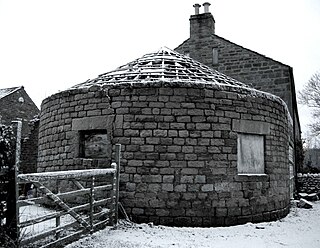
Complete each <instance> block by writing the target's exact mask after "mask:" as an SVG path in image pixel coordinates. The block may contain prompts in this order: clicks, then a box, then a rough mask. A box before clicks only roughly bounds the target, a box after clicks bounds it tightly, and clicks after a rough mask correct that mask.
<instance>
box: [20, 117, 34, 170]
mask: <svg viewBox="0 0 320 248" xmlns="http://www.w3.org/2000/svg"><path fill="white" fill-rule="evenodd" d="M29 128H30V133H29V135H28V137H26V138H23V139H22V142H21V157H20V160H21V163H20V168H19V172H20V173H34V172H37V160H38V149H37V148H38V134H39V119H35V120H33V121H32V122H30V123H29Z"/></svg>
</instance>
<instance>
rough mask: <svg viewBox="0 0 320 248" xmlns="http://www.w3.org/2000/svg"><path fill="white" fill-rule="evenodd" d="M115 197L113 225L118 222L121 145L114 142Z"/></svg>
mask: <svg viewBox="0 0 320 248" xmlns="http://www.w3.org/2000/svg"><path fill="white" fill-rule="evenodd" d="M115 152H116V154H115V161H116V192H115V194H116V199H115V225H117V223H118V212H119V209H118V208H119V182H120V159H121V145H120V144H116V151H115Z"/></svg>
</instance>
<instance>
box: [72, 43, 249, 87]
mask: <svg viewBox="0 0 320 248" xmlns="http://www.w3.org/2000/svg"><path fill="white" fill-rule="evenodd" d="M158 80H163V81H179V82H183V81H185V82H204V83H216V84H224V85H233V86H241V87H248V86H247V85H245V84H243V83H241V82H239V81H237V80H235V79H233V78H230V77H228V76H226V75H224V74H222V73H220V72H218V71H216V70H214V69H212V68H210V67H208V66H206V65H204V64H202V63H200V62H198V61H196V60H194V59H192V58H190V57H189V56H186V55H182V54H180V53H178V52H175V51H173V50H171V49H169V48H167V47H162V48H161V49H160V50H158V51H156V52H153V53H148V54H145V55H144V56H142V57H141V58H138V59H136V60H134V61H132V62H130V63H128V64H126V65H123V66H120V67H118V68H117V69H115V70H113V71H110V72H107V73H104V74H101V75H99V76H98V77H97V78H95V79H91V80H88V81H86V82H84V83H81V84H78V85H75V86H73V87H72V89H76V88H83V87H90V86H93V85H100V86H102V85H104V84H114V83H124V82H150V81H158Z"/></svg>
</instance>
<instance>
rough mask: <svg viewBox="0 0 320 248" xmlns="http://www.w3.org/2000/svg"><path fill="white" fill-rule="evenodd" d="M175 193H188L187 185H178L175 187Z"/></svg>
mask: <svg viewBox="0 0 320 248" xmlns="http://www.w3.org/2000/svg"><path fill="white" fill-rule="evenodd" d="M174 191H175V192H186V191H187V185H186V184H178V185H176V186H175V187H174Z"/></svg>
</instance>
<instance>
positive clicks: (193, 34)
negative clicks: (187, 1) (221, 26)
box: [189, 2, 215, 39]
mask: <svg viewBox="0 0 320 248" xmlns="http://www.w3.org/2000/svg"><path fill="white" fill-rule="evenodd" d="M209 6H210V3H208V2H205V3H204V4H203V7H204V13H202V14H200V11H199V8H200V7H201V5H200V4H195V5H193V7H194V8H195V14H194V15H192V16H190V19H189V20H190V39H199V38H200V37H201V38H202V37H205V36H210V35H212V34H214V29H215V20H214V18H213V16H212V14H211V13H210V12H209Z"/></svg>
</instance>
